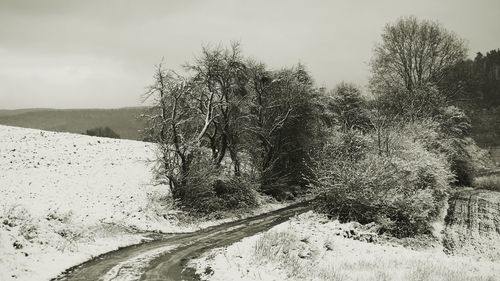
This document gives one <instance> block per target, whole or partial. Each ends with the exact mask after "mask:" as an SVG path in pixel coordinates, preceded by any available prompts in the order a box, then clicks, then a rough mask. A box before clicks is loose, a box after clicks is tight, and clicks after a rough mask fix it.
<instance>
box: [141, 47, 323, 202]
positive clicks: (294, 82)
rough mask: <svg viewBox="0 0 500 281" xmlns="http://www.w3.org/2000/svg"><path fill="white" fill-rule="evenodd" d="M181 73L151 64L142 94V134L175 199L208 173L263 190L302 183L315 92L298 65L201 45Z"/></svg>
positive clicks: (309, 78)
mask: <svg viewBox="0 0 500 281" xmlns="http://www.w3.org/2000/svg"><path fill="white" fill-rule="evenodd" d="M185 70H186V73H187V74H186V75H179V74H177V73H175V72H174V71H172V70H168V69H166V68H165V67H164V65H163V64H160V65H158V66H157V68H156V70H155V74H154V83H153V84H152V85H151V86H150V87H149V88H148V91H147V93H146V95H145V99H150V100H152V101H153V104H154V106H153V107H152V108H151V111H150V112H149V113H148V114H146V115H145V116H144V117H145V118H146V120H147V121H148V128H147V129H146V130H145V137H146V138H147V139H149V140H151V141H154V142H157V143H158V144H159V146H160V147H161V158H162V159H161V163H162V169H161V173H160V174H161V175H162V176H164V177H166V178H167V179H168V181H169V184H170V186H171V188H172V190H173V193H174V197H177V198H180V199H182V197H183V196H184V194H185V193H186V192H189V186H190V185H192V184H194V183H195V181H196V178H199V177H210V176H212V175H213V174H214V173H215V174H219V175H225V176H226V177H237V178H241V177H246V178H250V180H255V181H257V182H258V183H260V186H261V188H263V190H264V191H265V190H266V188H267V190H268V191H269V192H271V191H270V190H272V189H273V188H274V185H275V184H277V183H278V182H280V181H282V182H281V184H282V185H286V186H289V185H294V184H303V183H304V182H303V176H304V174H305V173H304V172H303V169H304V167H305V162H307V158H308V150H309V144H308V143H310V142H311V141H310V139H311V138H313V134H311V133H310V132H311V130H310V129H309V128H308V127H309V125H310V123H311V122H312V121H313V118H314V117H313V115H312V114H311V108H312V107H313V106H312V103H313V101H314V96H315V94H316V93H317V91H316V90H315V89H314V88H313V82H312V79H311V77H310V76H309V74H308V73H307V72H306V70H305V69H304V68H303V67H302V66H300V65H299V66H297V67H293V68H288V69H282V70H278V71H271V70H269V69H267V68H266V66H265V65H264V64H262V63H258V62H255V61H253V60H250V59H247V58H245V57H244V56H243V55H242V53H241V49H240V46H239V45H238V44H233V45H232V46H231V47H230V48H222V47H217V48H203V51H202V54H201V56H200V57H199V58H197V59H196V60H195V61H194V62H193V63H191V64H188V65H187V66H186V67H185ZM311 127H314V126H311ZM203 173H206V174H203ZM208 184H209V185H210V183H208ZM207 188H210V187H207Z"/></svg>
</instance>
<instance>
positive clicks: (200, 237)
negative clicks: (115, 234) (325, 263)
mask: <svg viewBox="0 0 500 281" xmlns="http://www.w3.org/2000/svg"><path fill="white" fill-rule="evenodd" d="M311 208H312V207H311V206H310V203H309V202H305V203H299V204H296V205H292V206H289V207H286V208H283V209H279V210H276V211H273V212H269V213H267V214H262V215H259V216H256V217H251V218H247V219H242V220H239V221H235V222H230V223H225V224H222V225H218V226H213V227H210V228H207V229H204V230H200V231H197V232H193V233H185V234H172V235H165V236H162V237H160V238H159V239H156V240H155V241H152V242H146V243H142V244H138V245H134V246H130V247H126V248H122V249H119V250H116V251H113V252H110V253H106V254H103V255H101V256H99V257H96V258H94V259H92V260H90V261H88V262H85V263H83V264H81V265H79V266H76V267H74V268H71V269H69V270H68V271H67V272H65V273H64V274H62V275H60V276H59V277H57V278H55V279H53V280H65V281H76V280H79V281H84V280H85V281H92V280H103V281H108V280H113V281H118V280H120V281H128V280H149V281H153V280H197V276H196V274H195V273H194V270H192V269H189V268H186V264H187V262H188V261H189V260H190V259H191V258H194V257H196V256H198V255H200V254H201V253H203V252H204V251H207V250H209V249H212V248H217V247H221V246H225V245H229V244H232V243H234V242H236V241H238V240H240V239H242V238H244V237H247V236H251V235H254V234H256V233H259V232H262V231H265V230H268V229H269V228H271V227H273V226H275V225H277V224H279V223H282V222H284V221H286V220H288V219H289V218H290V217H292V216H294V215H296V214H300V213H303V212H306V211H308V210H310V209H311Z"/></svg>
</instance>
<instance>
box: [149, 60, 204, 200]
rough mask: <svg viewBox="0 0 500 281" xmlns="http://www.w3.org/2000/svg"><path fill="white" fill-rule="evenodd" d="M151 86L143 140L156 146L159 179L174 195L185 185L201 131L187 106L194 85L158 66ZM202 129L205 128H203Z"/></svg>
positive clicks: (191, 107)
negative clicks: (165, 183)
mask: <svg viewBox="0 0 500 281" xmlns="http://www.w3.org/2000/svg"><path fill="white" fill-rule="evenodd" d="M153 79H154V82H153V84H152V85H150V86H149V87H148V88H147V91H146V93H145V94H144V100H152V102H153V104H154V105H153V106H152V107H151V109H150V111H149V113H148V114H145V115H144V116H143V118H145V119H146V121H147V124H148V127H147V128H146V130H145V132H144V133H145V135H146V138H148V139H149V140H152V141H154V142H156V143H158V146H159V148H160V154H161V157H162V159H161V164H162V173H161V174H162V175H164V176H165V177H166V178H167V179H168V181H169V184H170V187H171V188H172V190H173V192H174V193H176V192H178V191H179V187H181V186H184V185H185V184H186V180H187V177H188V174H189V171H190V165H191V161H192V159H193V156H194V153H195V151H196V149H197V147H198V146H197V144H198V143H199V142H200V138H201V137H203V134H204V131H205V130H204V129H202V130H201V131H199V132H198V131H197V130H196V128H197V127H200V126H196V122H197V120H195V119H194V118H193V112H194V109H193V106H192V105H191V104H190V102H191V98H190V96H192V93H193V84H192V83H190V81H189V80H187V79H185V78H183V77H182V76H180V75H178V74H176V73H175V72H173V71H171V70H166V69H165V68H164V66H163V64H159V65H158V66H157V67H156V69H155V73H154V75H153ZM202 128H204V126H203V127H202Z"/></svg>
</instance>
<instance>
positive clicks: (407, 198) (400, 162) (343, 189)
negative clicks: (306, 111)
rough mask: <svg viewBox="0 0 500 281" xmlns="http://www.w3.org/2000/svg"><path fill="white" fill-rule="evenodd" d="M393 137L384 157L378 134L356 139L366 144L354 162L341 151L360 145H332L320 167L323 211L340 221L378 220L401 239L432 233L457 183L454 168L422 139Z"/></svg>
mask: <svg viewBox="0 0 500 281" xmlns="http://www.w3.org/2000/svg"><path fill="white" fill-rule="evenodd" d="M391 133H392V138H394V141H393V142H392V147H391V148H390V150H389V151H388V153H387V154H386V153H380V151H379V150H378V148H377V147H376V145H375V143H376V141H375V136H373V135H367V136H363V137H361V136H359V137H358V138H357V139H358V140H362V141H361V142H362V143H363V144H365V145H366V146H365V148H363V149H361V150H359V151H362V152H363V154H362V155H357V156H356V157H354V158H353V157H351V156H350V155H349V154H343V153H339V151H342V149H339V147H340V148H343V147H348V148H346V149H344V151H349V147H351V146H352V145H353V143H354V144H355V143H356V142H352V141H345V140H346V139H352V138H350V137H346V136H340V137H334V138H332V139H331V140H330V142H327V144H326V146H325V147H324V151H323V157H322V159H320V160H319V162H318V163H317V164H318V165H317V166H316V167H317V168H316V170H317V173H318V179H319V186H320V188H319V190H318V193H319V194H318V195H319V197H320V198H321V199H320V201H321V204H320V206H321V209H322V210H323V211H325V212H326V213H328V214H330V215H333V216H336V217H338V218H339V220H341V221H351V220H354V221H358V222H360V223H369V222H377V223H379V224H381V225H382V227H381V228H380V229H381V231H383V232H389V233H391V234H393V235H395V236H398V237H407V236H413V235H416V234H423V233H430V230H431V222H432V221H433V220H434V219H435V218H436V217H437V216H438V214H439V209H440V208H441V206H442V205H443V204H444V199H445V195H446V191H447V189H448V187H449V183H450V181H451V180H452V174H451V173H450V169H449V165H448V163H447V161H446V158H445V157H444V156H443V155H441V154H437V153H435V152H432V151H429V150H427V149H426V148H425V147H424V145H423V144H421V143H420V142H419V141H417V140H415V139H413V138H411V137H408V136H407V135H404V134H401V133H399V132H398V131H397V130H395V131H394V132H391ZM339 134H340V133H339ZM351 134H352V133H351ZM354 146H355V147H363V146H360V145H356V144H355V145H354Z"/></svg>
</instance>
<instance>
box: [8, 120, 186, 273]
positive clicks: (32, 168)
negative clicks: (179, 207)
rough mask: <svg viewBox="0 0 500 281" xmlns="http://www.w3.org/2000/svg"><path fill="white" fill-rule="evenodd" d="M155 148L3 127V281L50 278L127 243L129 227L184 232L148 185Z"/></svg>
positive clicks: (160, 189)
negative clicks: (168, 217) (164, 211)
mask: <svg viewBox="0 0 500 281" xmlns="http://www.w3.org/2000/svg"><path fill="white" fill-rule="evenodd" d="M152 159H154V147H153V145H152V144H148V143H144V142H138V141H130V140H116V139H106V138H97V137H89V136H83V135H77V134H68V133H54V132H46V131H40V130H33V129H24V128H16V127H7V126H0V222H1V224H0V280H33V275H34V274H36V276H37V278H36V279H37V280H43V279H47V278H50V277H54V275H57V273H58V272H60V271H61V270H63V269H65V268H66V267H69V266H71V265H74V264H77V263H79V262H82V261H84V260H86V259H88V258H89V257H91V256H92V255H97V254H99V253H102V252H106V251H109V250H112V249H115V248H117V247H119V246H124V245H128V244H132V243H137V242H140V241H141V239H143V236H142V235H140V234H138V231H134V233H132V231H131V229H134V230H160V231H165V232H178V231H182V230H185V229H182V228H180V227H178V226H176V223H175V222H172V220H167V219H165V217H167V215H168V214H165V213H162V210H167V211H168V208H162V207H163V206H162V205H161V204H165V203H166V202H168V200H164V199H167V198H168V188H166V187H165V186H151V184H150V182H151V179H152V172H151V165H152V164H151V160H152Z"/></svg>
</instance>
